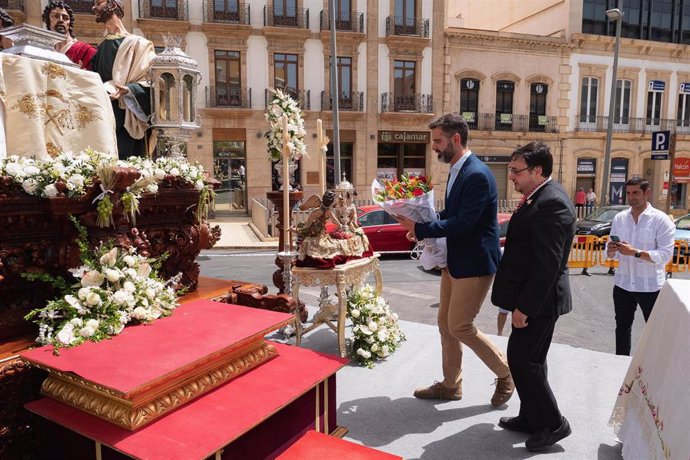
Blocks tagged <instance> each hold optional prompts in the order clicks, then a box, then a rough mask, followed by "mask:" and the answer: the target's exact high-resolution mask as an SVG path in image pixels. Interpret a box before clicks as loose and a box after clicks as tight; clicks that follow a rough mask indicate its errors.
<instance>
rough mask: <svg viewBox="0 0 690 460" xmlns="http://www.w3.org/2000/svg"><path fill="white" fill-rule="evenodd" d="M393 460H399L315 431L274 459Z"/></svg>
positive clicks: (308, 433)
mask: <svg viewBox="0 0 690 460" xmlns="http://www.w3.org/2000/svg"><path fill="white" fill-rule="evenodd" d="M331 458H332V459H337V458H340V459H343V460H394V459H401V460H402V457H398V456H397V455H392V454H389V453H386V452H381V451H380V450H376V449H372V448H370V447H366V446H361V445H359V444H355V443H353V442H350V441H346V440H344V439H339V438H335V437H333V436H328V435H325V434H323V433H318V432H316V431H307V432H306V433H304V435H303V436H302V437H300V438H299V439H298V440H297V442H295V443H294V444H293V445H292V446H290V447H289V448H288V449H287V450H286V451H285V452H283V453H282V454H280V455H279V456H278V457H276V460H325V459H331Z"/></svg>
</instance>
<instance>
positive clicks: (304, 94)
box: [264, 88, 311, 110]
mask: <svg viewBox="0 0 690 460" xmlns="http://www.w3.org/2000/svg"><path fill="white" fill-rule="evenodd" d="M283 91H285V92H286V93H288V94H289V95H290V96H291V97H292V98H293V99H294V100H295V101H297V103H298V104H299V105H300V107H302V110H311V90H309V89H308V90H306V91H295V90H293V89H290V88H285V89H283ZM264 99H265V103H266V108H268V104H269V102H270V101H272V100H273V93H271V90H270V89H268V88H266V90H265V94H264Z"/></svg>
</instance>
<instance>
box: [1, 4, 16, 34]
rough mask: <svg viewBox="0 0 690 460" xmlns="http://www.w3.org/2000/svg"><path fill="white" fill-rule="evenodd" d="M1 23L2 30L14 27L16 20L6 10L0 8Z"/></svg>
mask: <svg viewBox="0 0 690 460" xmlns="http://www.w3.org/2000/svg"><path fill="white" fill-rule="evenodd" d="M0 23H2V28H3V29H4V28H5V27H12V26H13V25H14V19H13V18H12V16H10V14H9V13H8V12H7V11H5V10H4V9H2V8H0Z"/></svg>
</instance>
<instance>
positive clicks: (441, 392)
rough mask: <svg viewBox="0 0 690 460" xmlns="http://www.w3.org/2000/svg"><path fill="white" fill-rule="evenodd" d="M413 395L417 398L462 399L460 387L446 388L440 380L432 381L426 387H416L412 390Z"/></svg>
mask: <svg viewBox="0 0 690 460" xmlns="http://www.w3.org/2000/svg"><path fill="white" fill-rule="evenodd" d="M414 397H415V398H419V399H445V400H448V401H458V400H460V399H462V387H458V388H446V387H444V386H443V385H442V384H441V382H434V384H433V385H431V386H430V387H427V388H418V389H416V390H415V391H414Z"/></svg>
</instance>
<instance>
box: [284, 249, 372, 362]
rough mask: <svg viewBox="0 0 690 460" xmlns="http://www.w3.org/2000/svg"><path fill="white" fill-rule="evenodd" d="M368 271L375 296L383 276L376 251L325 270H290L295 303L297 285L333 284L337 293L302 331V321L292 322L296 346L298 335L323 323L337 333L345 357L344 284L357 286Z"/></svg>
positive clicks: (300, 337)
mask: <svg viewBox="0 0 690 460" xmlns="http://www.w3.org/2000/svg"><path fill="white" fill-rule="evenodd" d="M369 274H373V275H374V278H375V280H376V295H380V294H381V291H382V290H383V278H382V277H381V268H380V266H379V254H374V255H373V256H371V257H367V258H366V259H358V260H353V261H350V262H348V263H346V264H342V265H336V266H335V268H329V269H320V268H306V267H296V268H294V269H293V271H292V275H293V276H294V280H295V281H294V292H293V295H294V296H295V300H297V301H298V302H299V289H300V286H315V285H320V286H321V287H326V286H335V287H336V289H337V292H338V304H337V305H331V304H328V303H327V302H325V303H324V304H322V305H321V306H320V307H321V308H320V309H319V311H318V312H317V313H316V314H315V315H314V319H313V323H312V325H311V326H309V327H308V328H306V329H304V330H302V323H301V322H300V321H295V326H296V328H297V330H296V335H297V338H296V344H297V346H299V345H300V344H301V343H302V334H306V333H307V332H309V331H311V330H313V329H315V328H317V327H319V326H320V325H322V324H326V325H327V326H328V327H330V328H331V329H333V331H335V333H336V334H338V350H339V351H340V356H342V357H345V356H346V355H347V350H346V349H345V319H346V313H347V293H346V289H347V288H348V287H352V286H359V285H361V284H362V283H364V281H365V280H366V279H367V277H368V276H369ZM333 314H336V315H337V324H336V325H334V324H333V321H332V317H333Z"/></svg>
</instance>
